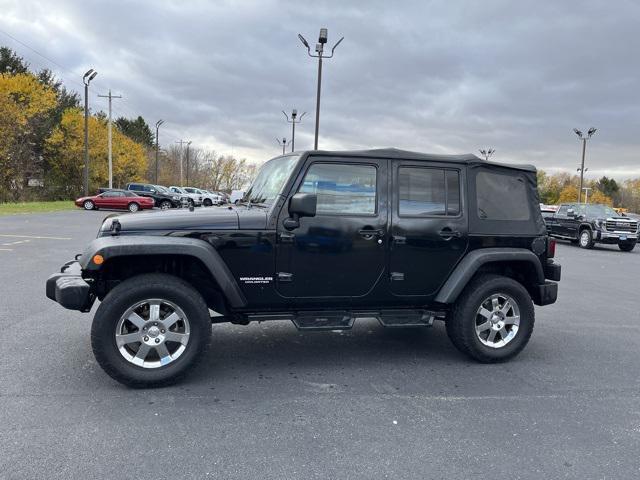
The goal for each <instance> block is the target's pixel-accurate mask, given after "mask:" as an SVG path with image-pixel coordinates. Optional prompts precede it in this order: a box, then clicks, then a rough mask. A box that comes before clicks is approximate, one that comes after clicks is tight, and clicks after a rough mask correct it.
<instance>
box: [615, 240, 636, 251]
mask: <svg viewBox="0 0 640 480" xmlns="http://www.w3.org/2000/svg"><path fill="white" fill-rule="evenodd" d="M635 246H636V242H620V243H619V244H618V248H619V249H620V250H622V251H623V252H630V251H631V250H633V249H634V248H635Z"/></svg>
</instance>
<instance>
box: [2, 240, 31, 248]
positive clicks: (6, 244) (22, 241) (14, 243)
mask: <svg viewBox="0 0 640 480" xmlns="http://www.w3.org/2000/svg"><path fill="white" fill-rule="evenodd" d="M30 241H31V240H18V241H16V242H7V243H0V245H2V246H3V247H7V246H9V245H18V244H20V243H28V242H30Z"/></svg>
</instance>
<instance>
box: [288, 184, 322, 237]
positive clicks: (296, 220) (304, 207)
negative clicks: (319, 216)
mask: <svg viewBox="0 0 640 480" xmlns="http://www.w3.org/2000/svg"><path fill="white" fill-rule="evenodd" d="M317 206H318V197H317V196H316V194H315V193H296V194H295V195H294V196H293V197H291V199H289V217H287V218H285V219H284V222H283V225H284V228H286V229H287V230H294V229H296V228H298V227H299V226H300V217H315V216H316V208H317Z"/></svg>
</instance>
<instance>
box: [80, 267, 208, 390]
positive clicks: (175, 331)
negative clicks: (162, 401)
mask: <svg viewBox="0 0 640 480" xmlns="http://www.w3.org/2000/svg"><path fill="white" fill-rule="evenodd" d="M210 336H211V319H210V317H209V311H208V309H207V305H206V304H205V302H204V300H203V299H202V297H201V296H200V294H199V293H198V292H197V291H196V290H194V289H193V288H192V287H191V286H190V285H189V284H188V283H186V282H185V281H183V280H181V279H179V278H177V277H174V276H172V275H164V274H149V275H141V276H137V277H133V278H130V279H129V280H126V281H124V282H122V283H121V284H120V285H118V286H117V287H116V288H114V289H113V290H112V291H111V292H109V294H108V295H107V296H106V297H105V299H104V300H103V301H102V303H101V304H100V307H99V308H98V311H97V312H96V315H95V317H94V319H93V324H92V327H91V346H92V347H93V352H94V355H95V357H96V360H97V361H98V363H99V364H100V366H101V367H102V368H103V369H104V371H105V372H107V374H109V375H110V376H111V377H112V378H114V379H115V380H117V381H119V382H120V383H123V384H125V385H128V386H131V387H158V386H164V385H169V384H171V383H174V382H175V381H177V380H179V379H180V378H182V377H183V376H184V375H185V374H186V373H187V372H188V371H189V370H191V368H192V367H193V366H194V365H195V363H196V362H197V361H198V360H199V359H200V358H201V357H202V354H203V353H204V351H205V350H206V347H207V346H208V343H209V339H210Z"/></svg>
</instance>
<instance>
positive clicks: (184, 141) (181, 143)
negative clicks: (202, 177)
mask: <svg viewBox="0 0 640 480" xmlns="http://www.w3.org/2000/svg"><path fill="white" fill-rule="evenodd" d="M176 143H179V144H180V187H183V186H184V185H183V183H182V145H184V144H185V143H187V141H186V140H177V141H176Z"/></svg>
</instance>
